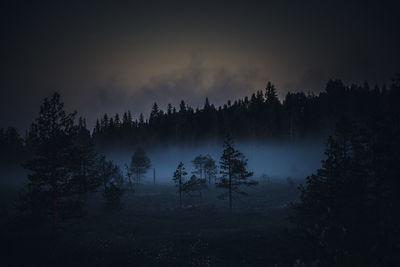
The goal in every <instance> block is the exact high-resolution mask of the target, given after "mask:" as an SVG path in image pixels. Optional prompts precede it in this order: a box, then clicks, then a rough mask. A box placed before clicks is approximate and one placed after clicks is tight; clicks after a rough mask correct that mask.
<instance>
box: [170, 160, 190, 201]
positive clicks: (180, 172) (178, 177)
mask: <svg viewBox="0 0 400 267" xmlns="http://www.w3.org/2000/svg"><path fill="white" fill-rule="evenodd" d="M186 175H187V172H186V171H185V167H183V163H182V162H180V163H179V165H178V167H177V168H176V171H175V172H174V177H173V178H172V180H174V182H175V184H176V186H177V187H178V192H179V208H182V192H183V185H184V183H185V180H186Z"/></svg>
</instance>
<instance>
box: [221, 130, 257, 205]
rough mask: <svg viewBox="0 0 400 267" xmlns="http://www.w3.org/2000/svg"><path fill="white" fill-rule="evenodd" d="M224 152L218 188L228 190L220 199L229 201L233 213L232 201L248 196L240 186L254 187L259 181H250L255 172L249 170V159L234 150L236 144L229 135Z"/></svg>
mask: <svg viewBox="0 0 400 267" xmlns="http://www.w3.org/2000/svg"><path fill="white" fill-rule="evenodd" d="M223 147H224V151H223V153H222V155H221V160H220V169H221V171H220V174H221V177H220V178H219V181H218V182H217V184H216V185H217V188H223V189H226V191H225V192H223V193H222V194H221V195H219V196H218V197H219V198H221V199H225V198H228V199H229V210H230V211H232V201H233V198H234V197H235V196H236V195H247V193H246V192H243V191H241V190H240V186H242V185H245V186H254V185H257V183H258V182H257V181H252V180H249V178H250V177H252V176H253V172H250V171H248V170H247V159H246V158H245V157H244V155H243V154H242V153H241V152H240V151H238V150H236V149H235V148H234V143H233V140H232V139H231V137H230V136H229V135H228V136H227V138H226V139H225V141H224V145H223Z"/></svg>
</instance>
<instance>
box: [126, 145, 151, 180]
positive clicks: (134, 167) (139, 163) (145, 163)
mask: <svg viewBox="0 0 400 267" xmlns="http://www.w3.org/2000/svg"><path fill="white" fill-rule="evenodd" d="M150 167H151V161H150V159H149V158H148V157H147V155H146V152H145V151H144V150H143V149H142V148H141V147H138V148H137V149H136V151H135V153H134V154H133V155H132V158H131V165H130V169H131V172H132V173H134V174H135V176H136V184H140V181H141V178H142V177H143V175H144V174H146V172H147V171H148V169H149V168H150Z"/></svg>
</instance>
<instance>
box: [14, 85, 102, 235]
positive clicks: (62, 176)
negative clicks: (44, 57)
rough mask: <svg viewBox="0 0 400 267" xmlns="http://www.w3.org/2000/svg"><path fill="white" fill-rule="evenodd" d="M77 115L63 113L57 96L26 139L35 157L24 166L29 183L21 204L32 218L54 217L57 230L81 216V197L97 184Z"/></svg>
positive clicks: (42, 109) (47, 101)
mask: <svg viewBox="0 0 400 267" xmlns="http://www.w3.org/2000/svg"><path fill="white" fill-rule="evenodd" d="M75 114H76V113H69V114H67V113H66V112H65V111H64V105H63V103H62V102H61V101H60V95H59V94H58V93H55V94H54V95H53V96H52V97H51V98H50V99H48V98H46V99H45V100H44V102H43V104H42V105H41V107H40V111H39V117H38V118H37V119H36V120H35V122H34V123H33V124H32V125H31V128H30V131H29V135H28V138H27V142H28V143H29V144H30V146H31V147H32V148H33V150H34V157H33V159H30V160H28V161H27V162H26V163H25V164H24V167H25V168H26V169H27V170H28V171H29V174H28V179H29V184H28V186H27V190H26V191H25V192H23V193H22V194H20V197H19V199H18V205H19V207H20V208H21V209H22V210H23V211H25V212H29V213H31V214H32V215H35V216H39V217H48V216H49V217H51V218H52V222H53V227H54V228H55V229H57V228H58V225H59V223H60V222H62V221H63V220H65V219H68V218H70V217H74V216H77V215H80V214H81V211H82V206H83V203H84V202H83V198H82V194H85V193H87V192H89V191H93V190H95V188H96V187H97V185H98V183H97V182H96V179H95V176H93V175H92V168H91V166H92V161H93V157H94V154H93V152H92V149H91V147H90V144H89V143H86V141H87V140H83V139H81V137H80V134H81V133H82V132H81V131H82V128H83V127H84V123H83V121H81V123H80V126H76V125H75V123H74V120H75ZM81 141H82V142H81Z"/></svg>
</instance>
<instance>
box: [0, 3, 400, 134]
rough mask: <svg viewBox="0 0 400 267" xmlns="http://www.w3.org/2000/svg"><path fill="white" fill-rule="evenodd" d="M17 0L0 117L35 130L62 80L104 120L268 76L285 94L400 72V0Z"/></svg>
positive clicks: (5, 24)
mask: <svg viewBox="0 0 400 267" xmlns="http://www.w3.org/2000/svg"><path fill="white" fill-rule="evenodd" d="M9 2H10V3H9V4H1V7H0V9H1V30H2V31H1V34H2V38H1V63H0V66H1V74H0V75H1V76H0V77H1V80H0V88H1V89H0V90H1V98H0V127H4V126H8V125H13V126H16V127H18V128H19V129H20V130H23V129H25V127H26V126H28V125H29V123H30V122H31V121H32V119H33V118H34V117H35V116H36V114H37V112H38V109H39V105H40V103H41V101H42V100H43V98H44V97H46V96H48V95H49V94H50V93H51V92H53V91H58V92H60V93H61V96H62V98H63V99H64V101H65V103H66V107H67V109H69V110H73V109H77V110H78V112H79V113H80V114H81V115H83V116H85V117H87V118H88V121H89V123H90V124H92V123H93V121H94V119H95V118H96V117H99V116H100V115H101V114H103V113H104V112H108V113H111V114H114V113H116V112H123V111H125V110H127V109H130V110H132V112H133V114H134V115H135V117H136V116H138V114H139V113H140V112H144V113H145V115H148V113H149V112H150V108H151V106H152V103H153V102H154V101H157V102H158V103H159V104H160V106H161V108H163V109H165V107H166V105H167V103H168V102H171V103H172V104H175V105H176V104H178V102H179V101H180V100H181V99H184V100H185V101H186V102H187V103H189V104H190V105H193V106H201V105H202V104H203V103H204V99H205V97H206V96H208V97H209V98H210V100H211V102H213V103H215V104H217V105H219V104H222V103H224V102H225V101H226V100H227V99H228V98H229V99H236V98H239V97H243V96H245V95H249V94H250V93H251V92H253V91H255V90H257V89H262V88H264V87H265V83H266V81H267V80H271V81H272V82H273V83H275V84H276V86H277V88H278V91H279V96H280V97H283V96H284V95H285V94H286V93H287V92H288V91H299V90H303V91H312V92H318V91H321V90H323V89H324V86H325V83H326V82H327V80H328V79H329V78H340V79H342V80H343V81H345V82H346V83H353V82H359V83H362V82H364V81H365V80H367V81H369V82H370V83H372V84H374V83H379V84H381V83H383V82H388V81H390V78H391V77H393V76H394V74H395V73H398V72H400V49H399V47H400V37H399V35H400V32H399V23H398V21H399V19H398V14H399V6H398V4H397V5H396V4H395V2H394V1H393V2H385V1H358V2H355V1H353V2H352V1H225V2H222V1H204V0H203V1H181V2H179V1H107V2H101V1H85V2H84V1H76V2H75V1H65V2H64V3H62V1H51V2H47V3H46V2H41V1H29V2H27V3H24V2H23V1H9ZM83 2H84V3H83Z"/></svg>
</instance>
